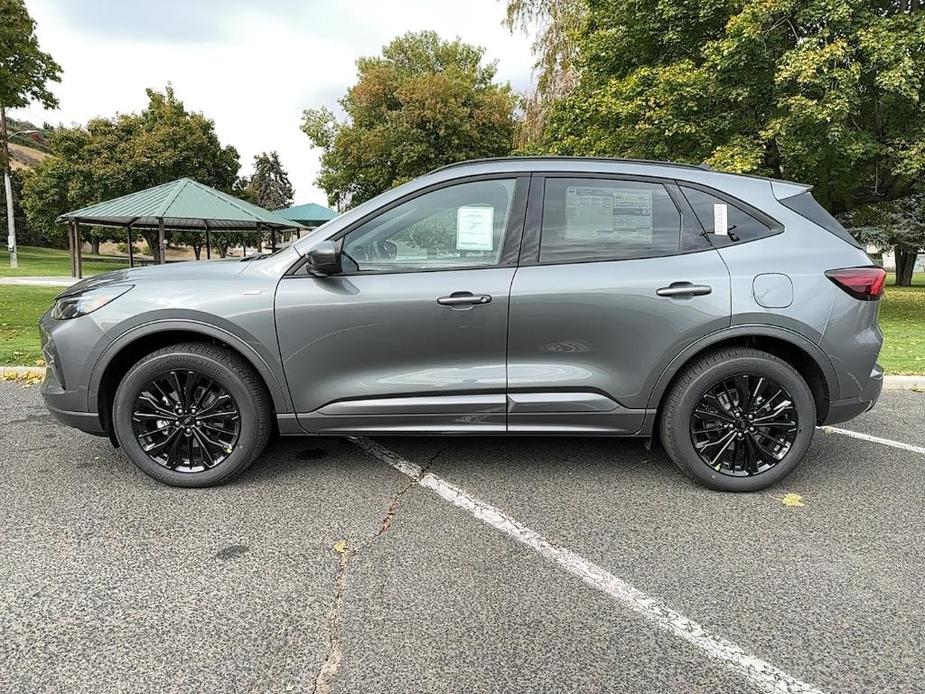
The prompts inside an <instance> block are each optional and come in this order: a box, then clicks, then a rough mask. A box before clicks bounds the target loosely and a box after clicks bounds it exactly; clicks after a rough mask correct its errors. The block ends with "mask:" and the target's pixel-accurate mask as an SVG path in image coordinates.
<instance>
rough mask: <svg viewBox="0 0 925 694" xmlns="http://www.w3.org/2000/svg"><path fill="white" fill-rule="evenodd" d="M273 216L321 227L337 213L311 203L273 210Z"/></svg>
mask: <svg viewBox="0 0 925 694" xmlns="http://www.w3.org/2000/svg"><path fill="white" fill-rule="evenodd" d="M273 214H275V215H278V216H280V217H283V218H284V219H289V220H292V221H293V222H299V223H301V224H304V225H305V226H310V227H314V226H321V225H322V224H324V223H325V222H327V221H328V220H330V219H334V218H335V217H336V216H337V215H338V214H339V213H338V212H335V211H334V210H332V209H329V208H327V207H325V206H324V205H316V204H315V203H313V202H309V203H306V204H305V205H295V206H294V207H287V208H286V209H284V210H275V211H274V212H273Z"/></svg>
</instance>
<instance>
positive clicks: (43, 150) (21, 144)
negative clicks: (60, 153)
mask: <svg viewBox="0 0 925 694" xmlns="http://www.w3.org/2000/svg"><path fill="white" fill-rule="evenodd" d="M7 130H8V131H9V132H10V134H11V135H12V134H13V133H16V132H20V131H22V130H38V132H36V133H29V134H27V135H19V136H17V137H11V138H10V165H11V167H12V168H13V170H14V171H21V170H22V169H30V168H32V167H33V166H35V165H36V164H38V163H39V162H40V161H42V159H44V158H45V157H47V156H48V135H49V134H50V133H51V131H52V130H53V128H52V127H50V126H49V125H48V124H45V125H36V124H35V123H32V122H30V121H27V120H18V119H16V118H10V119H8V120H7Z"/></svg>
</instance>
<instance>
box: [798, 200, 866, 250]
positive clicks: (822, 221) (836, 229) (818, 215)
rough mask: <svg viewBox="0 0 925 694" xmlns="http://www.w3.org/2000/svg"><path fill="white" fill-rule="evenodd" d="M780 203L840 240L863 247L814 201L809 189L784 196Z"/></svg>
mask: <svg viewBox="0 0 925 694" xmlns="http://www.w3.org/2000/svg"><path fill="white" fill-rule="evenodd" d="M780 204H781V205H783V206H784V207H787V208H789V209H791V210H793V211H794V212H796V213H797V214H798V215H800V216H802V217H806V219H808V220H809V221H811V222H812V223H813V224H818V225H819V226H821V227H822V228H823V229H825V230H826V231H830V232H832V233H833V234H835V235H836V236H837V237H838V238H840V239H841V240H842V241H847V242H848V243H850V244H851V245H852V246H854V247H856V248H863V246H861V244H860V243H858V242H857V240H856V239H855V238H854V237H853V236H852V235H851V234H850V233H849V232H848V230H847V229H845V227H843V226H842V225H841V224H840V223H839V222H838V220H837V219H835V217H833V216H832V215H830V214H829V212H828V210H826V209H825V208H824V207H823V206H822V205H820V204H819V203H818V202H816V199H815V198H814V197H813V196H812V195H811V194H810V193H809V191H807V192H805V193H800V194H799V195H795V196H793V197H792V198H784V199H783V200H781V201H780Z"/></svg>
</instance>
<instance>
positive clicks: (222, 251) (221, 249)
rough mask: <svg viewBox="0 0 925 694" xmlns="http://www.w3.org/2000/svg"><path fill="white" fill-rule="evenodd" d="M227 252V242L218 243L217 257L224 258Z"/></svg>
mask: <svg viewBox="0 0 925 694" xmlns="http://www.w3.org/2000/svg"><path fill="white" fill-rule="evenodd" d="M227 254H228V244H227V243H220V244H218V257H219V258H224V257H225V256H226V255H227Z"/></svg>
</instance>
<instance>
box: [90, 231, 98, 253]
mask: <svg viewBox="0 0 925 694" xmlns="http://www.w3.org/2000/svg"><path fill="white" fill-rule="evenodd" d="M90 252H91V253H92V254H93V255H99V254H100V240H99V239H98V238H95V237H93V236H91V237H90Z"/></svg>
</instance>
